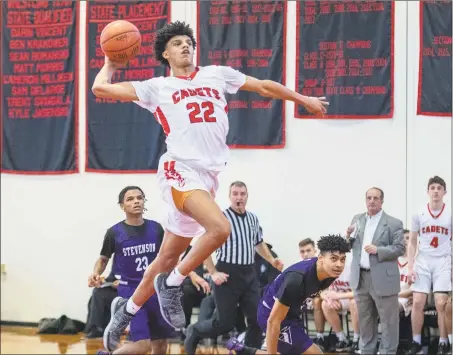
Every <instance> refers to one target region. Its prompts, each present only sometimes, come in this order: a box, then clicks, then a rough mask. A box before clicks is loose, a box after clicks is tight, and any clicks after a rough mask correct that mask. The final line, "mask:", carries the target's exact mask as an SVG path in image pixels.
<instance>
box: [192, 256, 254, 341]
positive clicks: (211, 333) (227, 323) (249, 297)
mask: <svg viewBox="0 0 453 355" xmlns="http://www.w3.org/2000/svg"><path fill="white" fill-rule="evenodd" d="M216 269H217V271H219V272H224V273H226V274H228V275H230V276H229V277H228V281H227V282H225V283H223V284H222V285H220V286H217V285H214V288H213V294H214V299H215V303H216V312H214V316H213V317H212V318H211V319H208V320H204V321H200V322H197V323H195V324H194V327H195V329H196V330H197V333H198V335H199V336H200V337H202V338H213V337H216V336H218V335H221V334H225V333H227V332H229V331H230V330H232V329H233V328H234V326H235V324H236V316H237V306H238V304H239V306H240V308H241V310H242V312H243V313H244V315H245V318H246V320H247V331H246V335H245V340H244V342H245V344H246V345H247V346H251V347H254V348H258V349H260V348H261V342H262V332H261V329H260V327H259V326H258V322H257V310H258V303H259V301H260V288H259V282H258V277H257V275H256V271H255V268H254V266H253V265H247V266H243V265H234V264H228V263H223V262H218V263H217V265H216Z"/></svg>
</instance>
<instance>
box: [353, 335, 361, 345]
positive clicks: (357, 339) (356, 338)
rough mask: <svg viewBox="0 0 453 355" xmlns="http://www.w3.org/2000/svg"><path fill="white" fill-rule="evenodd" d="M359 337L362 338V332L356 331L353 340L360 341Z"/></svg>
mask: <svg viewBox="0 0 453 355" xmlns="http://www.w3.org/2000/svg"><path fill="white" fill-rule="evenodd" d="M359 339H360V334H359V333H354V340H353V342H354V343H355V342H357V341H359Z"/></svg>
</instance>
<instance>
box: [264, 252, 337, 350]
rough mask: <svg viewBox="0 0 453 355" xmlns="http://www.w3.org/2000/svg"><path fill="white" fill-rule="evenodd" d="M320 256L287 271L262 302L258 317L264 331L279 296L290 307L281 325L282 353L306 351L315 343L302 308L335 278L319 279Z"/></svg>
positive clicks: (266, 293)
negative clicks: (309, 334)
mask: <svg viewBox="0 0 453 355" xmlns="http://www.w3.org/2000/svg"><path fill="white" fill-rule="evenodd" d="M317 260H318V258H312V259H306V260H303V261H300V262H298V263H296V264H294V265H291V266H290V267H289V268H288V269H286V270H285V271H283V272H282V273H281V274H280V275H278V276H277V278H276V279H275V280H274V281H273V282H272V283H271V284H270V285H269V287H268V288H267V289H266V291H265V292H264V295H263V297H262V299H261V302H260V304H259V305H258V312H257V319H258V324H259V326H260V328H261V330H262V331H263V332H266V330H267V321H268V319H269V316H270V314H271V310H272V307H273V306H274V303H275V300H277V299H278V300H279V302H280V303H282V304H283V305H285V306H287V307H289V310H288V314H287V315H286V318H285V319H284V320H283V322H282V323H281V325H280V334H279V336H278V344H277V350H278V352H279V353H280V354H283V355H289V354H303V353H305V351H306V350H307V349H308V348H310V347H311V346H312V345H313V340H311V338H310V337H309V336H308V334H307V332H306V331H305V329H304V324H303V322H302V321H301V319H300V318H301V317H300V316H301V312H303V311H304V310H305V309H306V305H307V301H308V300H310V299H312V298H313V297H316V296H317V295H319V293H320V292H321V291H322V290H324V289H326V288H327V287H329V286H330V284H331V283H332V282H333V281H335V279H334V278H328V279H325V280H323V281H319V279H318V275H317V271H316V261H317Z"/></svg>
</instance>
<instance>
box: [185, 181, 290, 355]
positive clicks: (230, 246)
mask: <svg viewBox="0 0 453 355" xmlns="http://www.w3.org/2000/svg"><path fill="white" fill-rule="evenodd" d="M247 199H248V193H247V186H246V185H245V184H244V183H243V182H242V181H235V182H233V183H232V184H231V185H230V201H231V206H230V207H229V208H228V209H226V210H225V211H224V212H223V213H224V214H225V216H226V217H227V218H228V220H229V221H230V223H231V234H230V236H229V237H228V239H227V241H226V242H225V244H223V245H222V246H221V247H220V248H219V249H217V251H216V258H217V264H216V266H214V263H213V261H212V259H211V257H209V258H208V259H207V260H206V261H205V264H206V267H207V269H208V271H209V273H210V275H211V278H212V281H213V282H214V287H213V294H214V299H215V303H216V312H215V313H214V315H213V317H212V318H211V319H208V320H204V321H199V322H197V323H195V324H193V325H190V326H189V327H188V328H187V337H186V340H185V342H184V347H185V350H186V352H187V354H189V355H191V354H195V351H196V348H197V345H198V343H199V341H200V340H202V339H203V338H214V337H217V336H218V335H222V334H225V333H227V332H229V331H230V330H232V329H233V328H234V325H235V321H236V309H237V306H238V304H239V306H240V307H241V310H242V312H243V313H244V315H245V317H246V319H247V333H246V336H245V344H246V345H248V346H253V347H256V348H260V347H261V330H260V328H259V326H258V323H257V320H256V313H257V309H258V303H259V300H260V288H259V282H258V276H257V273H256V270H255V267H254V265H253V264H254V262H255V251H256V252H257V253H258V254H259V255H260V256H261V257H263V259H265V260H266V261H268V262H269V263H270V264H271V265H272V266H273V267H275V268H276V269H278V270H282V269H283V264H282V263H281V261H280V260H279V259H277V258H274V257H273V256H272V254H271V252H270V251H269V249H268V247H267V245H266V243H264V241H263V237H262V230H261V227H260V224H259V221H258V218H257V217H256V215H255V214H253V213H251V212H248V211H246V210H245V206H246V204H247Z"/></svg>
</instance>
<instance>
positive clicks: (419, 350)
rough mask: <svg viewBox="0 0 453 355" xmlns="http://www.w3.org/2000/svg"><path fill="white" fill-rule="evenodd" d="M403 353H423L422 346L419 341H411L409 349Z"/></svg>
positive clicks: (408, 354)
mask: <svg viewBox="0 0 453 355" xmlns="http://www.w3.org/2000/svg"><path fill="white" fill-rule="evenodd" d="M405 354H406V355H416V354H423V348H422V346H421V345H420V344H419V343H417V342H416V341H413V342H412V345H411V347H410V349H409V350H408V351H407V352H406V353H405Z"/></svg>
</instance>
